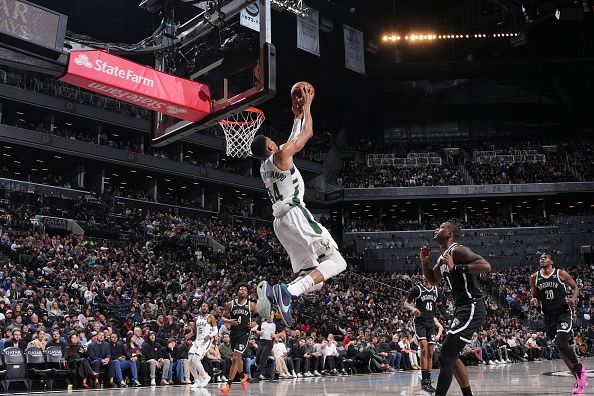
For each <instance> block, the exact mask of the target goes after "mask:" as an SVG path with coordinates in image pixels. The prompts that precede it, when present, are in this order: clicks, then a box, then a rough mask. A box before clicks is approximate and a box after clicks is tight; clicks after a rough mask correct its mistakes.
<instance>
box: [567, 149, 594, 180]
mask: <svg viewBox="0 0 594 396" xmlns="http://www.w3.org/2000/svg"><path fill="white" fill-rule="evenodd" d="M563 148H564V149H565V151H567V153H568V155H569V162H570V165H571V167H572V168H574V169H575V170H576V171H578V172H579V173H580V174H581V175H582V176H583V177H584V179H585V180H586V181H593V180H594V165H593V164H594V144H592V141H591V139H590V140H588V139H584V140H578V141H573V142H572V141H570V142H565V144H563Z"/></svg>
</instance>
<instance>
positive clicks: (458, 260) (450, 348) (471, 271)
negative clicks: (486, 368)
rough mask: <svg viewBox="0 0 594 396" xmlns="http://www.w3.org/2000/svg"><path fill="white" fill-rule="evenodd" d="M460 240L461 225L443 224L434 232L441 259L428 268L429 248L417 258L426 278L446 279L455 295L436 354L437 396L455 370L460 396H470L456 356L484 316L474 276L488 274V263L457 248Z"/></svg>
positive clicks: (442, 395)
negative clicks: (450, 313)
mask: <svg viewBox="0 0 594 396" xmlns="http://www.w3.org/2000/svg"><path fill="white" fill-rule="evenodd" d="M459 237H460V225H458V224H457V223H455V222H453V221H446V222H445V223H443V224H441V225H440V226H439V228H438V229H437V230H435V234H434V236H433V239H435V240H436V241H437V242H438V243H439V247H440V249H441V256H439V259H438V260H437V263H436V264H435V266H433V267H430V266H429V259H430V258H431V249H430V248H429V247H427V246H423V247H422V248H421V253H420V255H419V258H420V259H421V265H422V267H423V275H424V276H425V279H427V281H429V283H431V284H432V285H436V284H438V283H439V282H441V280H442V279H445V281H446V282H447V284H448V286H449V287H450V289H451V290H452V294H453V295H454V303H455V310H454V320H453V321H452V325H451V326H450V329H449V330H448V332H447V334H446V336H445V338H444V340H443V343H442V345H441V350H440V352H439V363H440V367H441V369H440V370H439V378H438V380H437V389H436V392H435V394H436V395H437V396H445V395H446V394H447V392H448V389H449V388H450V385H451V383H452V376H453V374H454V371H455V372H456V380H457V381H458V384H459V385H460V389H461V390H462V395H463V396H472V395H473V393H472V390H471V389H470V382H469V381H468V371H467V370H466V366H464V363H462V361H461V360H460V359H459V357H458V356H459V355H460V352H461V351H462V348H464V345H466V343H468V342H470V339H471V338H472V333H474V332H475V331H478V330H479V329H480V328H481V326H482V325H483V323H484V322H485V319H486V316H487V309H486V307H485V302H484V301H483V294H482V292H481V290H480V288H479V285H478V279H477V277H476V275H477V274H482V273H487V272H491V264H489V262H488V261H487V260H485V259H484V258H482V257H481V256H479V255H478V254H476V253H474V252H473V251H472V250H470V249H469V248H467V247H466V246H462V245H459V244H458V242H457V241H458V238H459Z"/></svg>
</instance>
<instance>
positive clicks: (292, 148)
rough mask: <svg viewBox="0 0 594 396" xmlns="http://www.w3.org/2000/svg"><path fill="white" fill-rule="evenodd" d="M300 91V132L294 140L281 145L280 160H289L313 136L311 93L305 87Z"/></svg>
mask: <svg viewBox="0 0 594 396" xmlns="http://www.w3.org/2000/svg"><path fill="white" fill-rule="evenodd" d="M301 89H302V90H303V93H302V95H303V98H304V104H303V122H302V124H301V132H300V133H299V134H298V135H297V137H296V138H295V139H293V140H291V141H289V142H287V143H285V144H283V145H282V147H281V148H280V152H279V154H278V156H279V157H280V158H281V159H287V158H290V157H292V156H294V155H295V154H297V153H298V152H300V151H301V150H303V148H304V147H305V145H306V144H307V142H308V141H309V139H311V138H312V136H313V119H312V117H311V103H312V100H313V93H312V92H311V91H310V90H308V89H307V88H305V87H302V88H301Z"/></svg>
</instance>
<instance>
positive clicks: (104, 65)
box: [73, 54, 155, 88]
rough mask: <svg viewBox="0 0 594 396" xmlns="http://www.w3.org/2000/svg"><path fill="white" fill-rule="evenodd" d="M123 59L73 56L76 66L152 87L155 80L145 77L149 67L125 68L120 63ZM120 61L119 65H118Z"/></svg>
mask: <svg viewBox="0 0 594 396" xmlns="http://www.w3.org/2000/svg"><path fill="white" fill-rule="evenodd" d="M124 61H125V60H123V59H117V58H115V57H113V59H111V58H110V59H109V61H108V59H93V60H91V59H90V58H89V56H88V55H87V54H79V55H78V56H77V57H76V58H74V60H73V62H74V64H76V65H78V66H84V67H86V68H87V69H93V70H95V71H96V72H99V73H103V74H106V75H108V76H112V77H116V78H120V79H122V80H125V81H130V82H133V83H135V84H138V85H142V86H145V87H147V88H154V87H155V81H154V80H152V79H150V78H148V77H145V76H146V74H147V73H150V69H148V68H142V69H141V68H138V69H137V70H132V69H128V68H125V66H123V65H122V62H124ZM118 63H120V65H118Z"/></svg>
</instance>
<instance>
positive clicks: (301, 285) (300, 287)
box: [288, 275, 314, 297]
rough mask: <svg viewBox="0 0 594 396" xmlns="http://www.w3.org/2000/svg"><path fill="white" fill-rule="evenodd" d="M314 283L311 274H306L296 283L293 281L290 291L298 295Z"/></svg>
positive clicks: (293, 294) (289, 287)
mask: <svg viewBox="0 0 594 396" xmlns="http://www.w3.org/2000/svg"><path fill="white" fill-rule="evenodd" d="M313 285H314V280H313V278H312V277H311V276H309V275H305V276H304V277H303V278H301V279H299V280H298V281H297V282H295V283H291V284H290V285H289V286H288V289H289V293H291V295H292V296H294V297H298V296H300V295H302V294H303V293H305V292H307V291H308V290H309V289H310V288H311V287H312V286H313Z"/></svg>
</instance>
